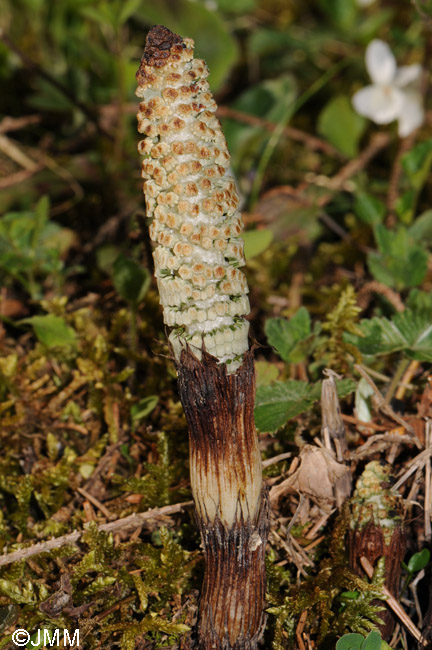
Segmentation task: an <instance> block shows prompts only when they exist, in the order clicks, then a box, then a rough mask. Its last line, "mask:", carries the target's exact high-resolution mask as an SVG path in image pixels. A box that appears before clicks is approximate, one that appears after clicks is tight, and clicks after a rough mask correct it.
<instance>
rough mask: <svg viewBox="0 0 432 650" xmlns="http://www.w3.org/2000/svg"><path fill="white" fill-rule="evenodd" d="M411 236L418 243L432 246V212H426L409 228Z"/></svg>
mask: <svg viewBox="0 0 432 650" xmlns="http://www.w3.org/2000/svg"><path fill="white" fill-rule="evenodd" d="M409 234H410V235H411V237H412V238H413V239H415V241H416V242H419V243H420V242H423V243H425V244H427V245H431V244H432V210H426V212H423V213H422V214H421V215H420V216H419V217H417V219H416V220H415V221H414V223H413V224H412V226H411V227H410V228H409Z"/></svg>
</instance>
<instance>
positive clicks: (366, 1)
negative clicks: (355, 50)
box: [357, 0, 375, 7]
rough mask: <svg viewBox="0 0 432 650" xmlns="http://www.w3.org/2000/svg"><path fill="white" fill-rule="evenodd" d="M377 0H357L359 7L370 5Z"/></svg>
mask: <svg viewBox="0 0 432 650" xmlns="http://www.w3.org/2000/svg"><path fill="white" fill-rule="evenodd" d="M374 2H375V0H357V4H358V6H359V7H369V5H371V4H373V3H374Z"/></svg>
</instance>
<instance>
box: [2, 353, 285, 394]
mask: <svg viewBox="0 0 432 650" xmlns="http://www.w3.org/2000/svg"><path fill="white" fill-rule="evenodd" d="M0 361H1V359H0ZM0 369H1V366H0ZM255 373H256V385H257V387H259V386H269V385H270V384H272V383H273V382H274V381H276V380H277V378H278V377H279V368H278V367H277V366H275V364H274V363H269V362H268V361H255Z"/></svg>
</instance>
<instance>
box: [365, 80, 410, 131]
mask: <svg viewBox="0 0 432 650" xmlns="http://www.w3.org/2000/svg"><path fill="white" fill-rule="evenodd" d="M405 94H406V93H404V92H403V91H401V90H399V88H392V86H366V88H362V89H361V90H359V91H358V92H356V94H355V95H354V97H353V98H352V103H353V106H354V109H355V110H356V111H357V113H359V115H364V117H368V118H369V119H370V120H372V121H373V122H375V123H376V124H389V123H390V122H393V120H396V119H397V118H398V117H399V115H400V111H401V109H402V106H403V103H404V96H405Z"/></svg>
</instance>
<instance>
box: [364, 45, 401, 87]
mask: <svg viewBox="0 0 432 650" xmlns="http://www.w3.org/2000/svg"><path fill="white" fill-rule="evenodd" d="M366 68H367V71H368V72H369V76H370V78H371V79H372V81H373V82H374V83H376V84H391V83H392V82H393V79H394V77H395V74H396V69H397V65H396V59H395V58H394V56H393V53H392V51H391V49H390V48H389V46H388V45H387V43H384V41H380V40H379V39H377V38H376V39H374V40H373V41H371V42H370V43H369V45H368V46H367V48H366Z"/></svg>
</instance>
